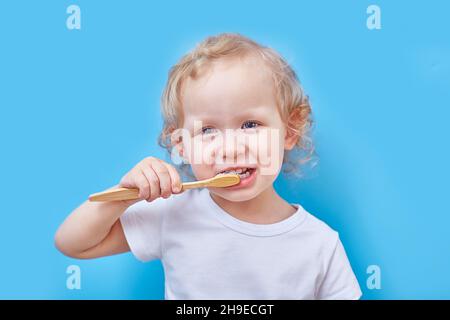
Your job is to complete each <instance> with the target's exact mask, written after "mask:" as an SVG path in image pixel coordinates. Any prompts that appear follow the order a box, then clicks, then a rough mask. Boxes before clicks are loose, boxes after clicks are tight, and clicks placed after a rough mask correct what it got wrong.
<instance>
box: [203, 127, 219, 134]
mask: <svg viewBox="0 0 450 320" xmlns="http://www.w3.org/2000/svg"><path fill="white" fill-rule="evenodd" d="M214 130H216V129H214V128H211V127H203V128H202V134H211V133H213V132H214Z"/></svg>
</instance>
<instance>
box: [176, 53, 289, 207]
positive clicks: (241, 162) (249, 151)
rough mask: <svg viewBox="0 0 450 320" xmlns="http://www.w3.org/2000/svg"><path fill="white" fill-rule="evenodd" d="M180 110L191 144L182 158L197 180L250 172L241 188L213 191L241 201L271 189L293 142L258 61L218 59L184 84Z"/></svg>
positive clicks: (223, 196) (263, 68) (243, 179)
mask: <svg viewBox="0 0 450 320" xmlns="http://www.w3.org/2000/svg"><path fill="white" fill-rule="evenodd" d="M182 105H183V128H184V129H187V130H188V131H189V132H190V135H191V142H190V144H187V143H186V142H185V141H184V143H183V147H182V149H181V153H182V156H183V157H185V159H187V161H188V162H189V163H190V164H191V168H192V171H193V173H194V175H195V176H196V178H197V179H198V180H201V179H207V178H211V177H214V176H215V175H216V174H218V173H220V172H222V171H223V170H225V169H228V168H251V170H250V171H249V173H250V174H249V176H248V177H245V176H241V183H240V184H239V185H237V186H233V187H228V188H209V189H210V191H211V192H213V193H214V194H216V195H218V196H220V197H222V198H224V199H227V200H229V201H245V200H249V199H252V198H254V197H256V196H257V195H258V194H260V193H261V192H262V191H264V190H265V189H267V188H268V187H271V186H272V183H273V182H274V180H275V179H276V177H277V175H278V173H279V171H280V169H281V164H282V162H283V155H284V150H285V149H291V148H292V147H293V146H294V144H295V141H296V139H295V137H287V136H286V126H285V123H284V122H283V121H282V119H281V116H280V113H279V111H278V108H277V106H276V100H275V91H274V85H273V80H272V78H271V76H270V73H269V70H268V69H267V68H266V67H265V66H264V65H263V63H262V62H261V61H260V60H259V59H257V58H243V59H239V58H233V59H222V60H219V61H217V62H215V63H214V64H213V65H211V66H208V68H207V71H206V73H203V74H201V75H200V76H199V77H198V78H197V79H195V80H194V79H191V78H189V79H188V80H187V81H186V82H185V83H184V86H183V98H182ZM247 175H248V174H247Z"/></svg>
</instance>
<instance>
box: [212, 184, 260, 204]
mask: <svg viewBox="0 0 450 320" xmlns="http://www.w3.org/2000/svg"><path fill="white" fill-rule="evenodd" d="M208 189H209V191H210V192H211V193H214V194H215V195H216V196H219V197H221V198H223V199H225V200H228V201H232V202H241V201H248V200H251V199H253V198H256V197H257V196H258V195H259V194H260V193H261V192H262V191H263V190H262V188H261V187H259V188H258V186H256V185H255V186H252V187H250V188H243V189H237V190H227V189H226V188H208Z"/></svg>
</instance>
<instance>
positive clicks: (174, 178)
mask: <svg viewBox="0 0 450 320" xmlns="http://www.w3.org/2000/svg"><path fill="white" fill-rule="evenodd" d="M165 166H166V167H167V170H168V171H169V175H170V181H171V182H172V192H173V193H179V192H180V191H181V178H180V175H179V173H178V171H177V169H175V168H174V166H172V165H171V164H169V163H165Z"/></svg>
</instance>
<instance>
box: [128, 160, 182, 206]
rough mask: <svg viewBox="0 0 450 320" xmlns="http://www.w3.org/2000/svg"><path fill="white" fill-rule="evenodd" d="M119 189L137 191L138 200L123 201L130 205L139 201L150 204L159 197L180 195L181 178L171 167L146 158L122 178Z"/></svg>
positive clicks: (162, 162)
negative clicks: (133, 189) (134, 189)
mask: <svg viewBox="0 0 450 320" xmlns="http://www.w3.org/2000/svg"><path fill="white" fill-rule="evenodd" d="M119 187H124V188H136V189H139V199H137V200H130V201H125V202H126V203H127V204H128V205H131V204H133V203H136V202H138V201H140V200H146V201H148V202H151V201H153V200H155V199H157V198H159V197H163V198H164V199H167V198H169V197H170V196H171V195H172V194H177V193H180V192H181V178H180V175H179V174H178V172H177V170H176V169H175V168H174V167H173V166H172V165H170V164H168V163H166V162H164V161H163V160H160V159H157V158H154V157H148V158H145V159H144V160H142V161H141V162H139V163H138V164H137V165H136V166H135V167H134V168H133V169H131V170H130V171H129V172H128V173H127V174H126V175H125V176H123V178H122V179H121V180H120V184H119Z"/></svg>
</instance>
